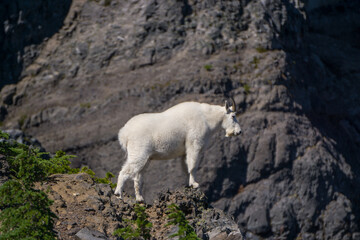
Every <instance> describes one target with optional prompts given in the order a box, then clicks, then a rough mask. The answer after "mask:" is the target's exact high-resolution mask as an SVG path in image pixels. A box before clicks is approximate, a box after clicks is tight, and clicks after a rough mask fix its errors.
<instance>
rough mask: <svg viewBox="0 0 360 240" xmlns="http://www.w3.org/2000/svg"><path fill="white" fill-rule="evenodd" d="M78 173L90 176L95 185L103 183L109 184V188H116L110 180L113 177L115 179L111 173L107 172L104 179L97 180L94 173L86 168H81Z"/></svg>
mask: <svg viewBox="0 0 360 240" xmlns="http://www.w3.org/2000/svg"><path fill="white" fill-rule="evenodd" d="M80 172H82V173H87V174H89V175H90V176H91V178H92V179H93V180H94V181H95V182H97V183H105V184H109V185H110V187H111V188H115V187H116V184H115V183H112V181H111V179H112V178H113V177H115V175H114V174H112V173H111V172H107V173H106V175H105V177H104V178H98V177H96V176H95V173H94V171H93V170H91V169H90V168H88V167H82V168H81V170H80Z"/></svg>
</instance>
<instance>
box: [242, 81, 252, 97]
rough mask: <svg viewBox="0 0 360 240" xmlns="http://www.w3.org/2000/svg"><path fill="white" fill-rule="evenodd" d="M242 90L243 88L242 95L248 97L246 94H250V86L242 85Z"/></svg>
mask: <svg viewBox="0 0 360 240" xmlns="http://www.w3.org/2000/svg"><path fill="white" fill-rule="evenodd" d="M243 88H244V93H245V94H246V95H248V94H250V92H251V91H250V86H249V84H247V83H245V84H244V85H243Z"/></svg>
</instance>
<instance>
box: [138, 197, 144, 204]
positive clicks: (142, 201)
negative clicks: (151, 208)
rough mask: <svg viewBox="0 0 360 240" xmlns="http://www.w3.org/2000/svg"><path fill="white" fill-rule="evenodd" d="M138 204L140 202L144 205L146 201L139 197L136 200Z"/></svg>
mask: <svg viewBox="0 0 360 240" xmlns="http://www.w3.org/2000/svg"><path fill="white" fill-rule="evenodd" d="M136 202H138V203H144V202H145V201H144V198H143V197H137V198H136Z"/></svg>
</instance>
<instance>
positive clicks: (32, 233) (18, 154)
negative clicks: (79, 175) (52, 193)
mask: <svg viewBox="0 0 360 240" xmlns="http://www.w3.org/2000/svg"><path fill="white" fill-rule="evenodd" d="M8 138H9V136H8V135H7V134H6V133H3V132H1V131H0V154H2V155H4V156H5V158H6V160H7V162H8V163H9V169H10V177H11V179H10V180H8V181H7V182H5V183H4V184H3V185H1V186H0V222H1V224H0V240H5V239H6V240H9V239H29V240H30V239H34V240H35V239H55V237H56V234H55V232H54V231H53V228H54V219H55V218H56V215H55V214H54V213H53V212H51V210H50V206H51V204H52V201H51V200H50V199H49V198H48V196H47V195H46V193H44V192H43V191H40V190H36V189H34V185H35V182H41V181H44V180H45V179H46V178H47V177H48V176H49V175H51V174H54V173H74V172H78V170H77V169H72V168H70V167H69V164H70V161H69V159H70V158H73V157H74V156H71V155H66V154H65V153H64V152H62V151H59V152H57V153H56V154H55V156H54V157H52V158H50V159H46V158H47V157H46V156H48V155H49V154H48V153H43V152H40V151H39V149H35V148H31V147H28V146H26V145H23V144H19V143H17V142H11V141H7V139H8Z"/></svg>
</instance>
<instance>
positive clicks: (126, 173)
mask: <svg viewBox="0 0 360 240" xmlns="http://www.w3.org/2000/svg"><path fill="white" fill-rule="evenodd" d="M129 168H130V166H129V164H128V163H127V162H125V164H124V166H123V167H122V169H121V171H120V172H119V177H118V181H117V185H116V189H115V195H118V196H119V198H120V199H121V198H122V189H123V187H124V183H125V182H126V180H128V179H129V178H130V176H131V175H130V170H129Z"/></svg>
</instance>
